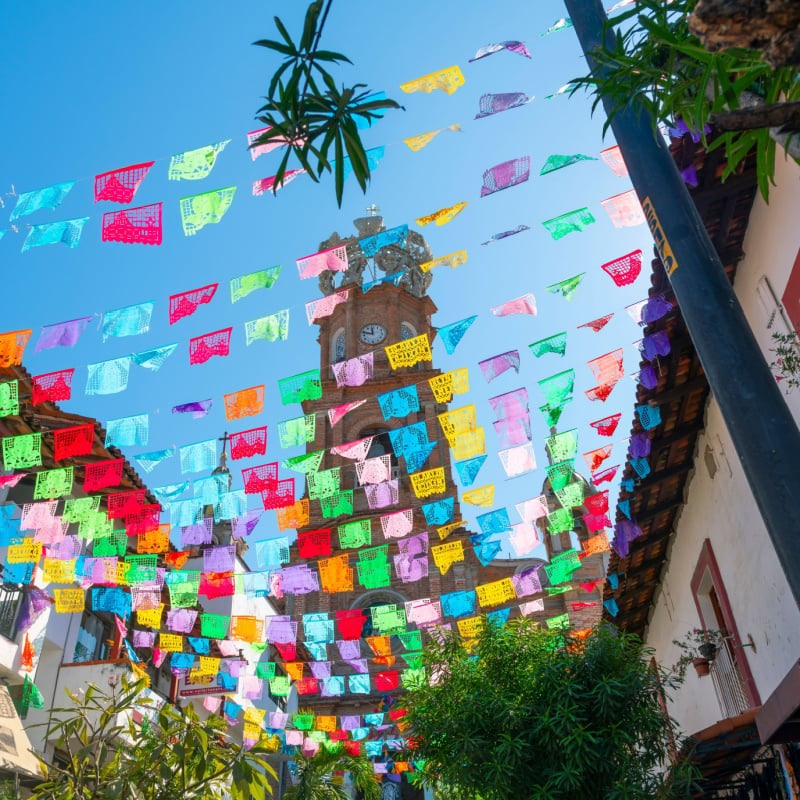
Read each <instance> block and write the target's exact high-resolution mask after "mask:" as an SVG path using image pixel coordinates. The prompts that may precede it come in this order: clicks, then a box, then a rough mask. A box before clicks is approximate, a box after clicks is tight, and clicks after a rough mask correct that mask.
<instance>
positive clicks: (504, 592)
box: [475, 578, 517, 608]
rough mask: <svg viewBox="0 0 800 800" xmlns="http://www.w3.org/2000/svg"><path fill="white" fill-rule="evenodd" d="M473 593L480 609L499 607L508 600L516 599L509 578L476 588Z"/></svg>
mask: <svg viewBox="0 0 800 800" xmlns="http://www.w3.org/2000/svg"><path fill="white" fill-rule="evenodd" d="M475 592H476V594H477V596H478V602H479V603H480V604H481V607H482V608H486V607H487V606H489V607H491V606H499V605H502V604H503V603H505V602H507V601H508V600H515V599H516V597H517V593H516V591H515V589H514V584H513V583H512V581H511V578H502V579H501V580H499V581H493V582H492V583H484V584H483V585H481V586H476V587H475Z"/></svg>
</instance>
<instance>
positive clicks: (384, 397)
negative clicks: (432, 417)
mask: <svg viewBox="0 0 800 800" xmlns="http://www.w3.org/2000/svg"><path fill="white" fill-rule="evenodd" d="M378 404H379V405H380V407H381V413H382V414H383V418H384V419H386V420H389V419H392V418H393V417H401V418H402V417H406V416H408V415H409V414H411V413H412V412H414V411H419V397H418V395H417V387H416V386H415V385H414V384H411V385H410V386H404V387H402V388H400V389H395V390H394V391H391V392H384V393H383V394H379V395H378Z"/></svg>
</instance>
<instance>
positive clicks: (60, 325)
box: [33, 317, 92, 353]
mask: <svg viewBox="0 0 800 800" xmlns="http://www.w3.org/2000/svg"><path fill="white" fill-rule="evenodd" d="M91 319H92V318H91V317H81V318H80V319H72V320H69V321H68V322H57V323H56V324H55V325H44V326H43V327H42V332H41V333H40V334H39V340H38V341H37V342H36V349H35V350H34V351H33V352H34V353H38V352H39V351H40V350H49V349H50V348H51V347H73V346H74V345H75V343H76V342H77V341H78V339H80V338H81V335H82V334H83V332H84V331H85V330H86V326H87V325H88V324H89V321H90V320H91Z"/></svg>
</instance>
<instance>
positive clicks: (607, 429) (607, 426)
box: [589, 414, 622, 436]
mask: <svg viewBox="0 0 800 800" xmlns="http://www.w3.org/2000/svg"><path fill="white" fill-rule="evenodd" d="M621 417H622V414H613V415H612V416H610V417H604V418H603V419H598V420H596V421H595V422H590V423H589V424H590V425H591V426H592V427H593V428H594V429H595V430H596V431H597V432H598V433H599V434H600V435H601V436H613V435H614V431H615V430H616V429H617V425H618V424H619V421H620V418H621Z"/></svg>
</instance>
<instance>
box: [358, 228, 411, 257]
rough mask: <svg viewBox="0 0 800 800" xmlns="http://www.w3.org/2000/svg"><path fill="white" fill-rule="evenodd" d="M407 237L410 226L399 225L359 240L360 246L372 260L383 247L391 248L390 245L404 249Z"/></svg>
mask: <svg viewBox="0 0 800 800" xmlns="http://www.w3.org/2000/svg"><path fill="white" fill-rule="evenodd" d="M407 236H408V225H398V226H397V227H396V228H389V230H385V231H380V232H379V233H375V234H373V235H372V236H365V237H364V238H363V239H359V240H358V245H359V247H360V248H361V252H362V253H363V254H364V255H365V256H366V257H367V258H372V256H374V255H375V254H376V253H377V252H378V250H380V249H381V248H383V247H389V246H390V245H396V246H398V247H400V248H402V247H404V246H405V243H406V237H407Z"/></svg>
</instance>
